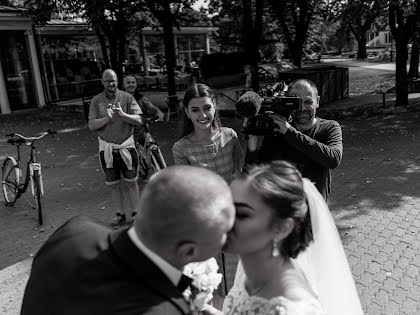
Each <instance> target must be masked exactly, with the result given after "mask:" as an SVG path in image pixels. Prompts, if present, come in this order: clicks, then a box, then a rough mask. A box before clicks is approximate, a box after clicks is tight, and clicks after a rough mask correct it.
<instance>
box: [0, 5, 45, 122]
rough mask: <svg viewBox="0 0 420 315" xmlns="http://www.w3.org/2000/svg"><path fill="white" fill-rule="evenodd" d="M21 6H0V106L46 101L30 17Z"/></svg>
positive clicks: (16, 106) (7, 110) (8, 107)
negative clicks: (26, 15)
mask: <svg viewBox="0 0 420 315" xmlns="http://www.w3.org/2000/svg"><path fill="white" fill-rule="evenodd" d="M22 13H23V11H22V9H16V8H11V7H6V6H0V42H1V43H2V44H1V45H0V110H1V113H2V114H7V113H11V112H12V111H16V110H21V109H26V108H31V107H34V106H37V107H43V106H45V104H46V100H45V96H44V91H43V86H42V78H41V72H40V68H39V60H38V54H37V49H36V43H35V38H34V32H33V24H32V21H31V19H29V18H27V17H24V15H23V14H22Z"/></svg>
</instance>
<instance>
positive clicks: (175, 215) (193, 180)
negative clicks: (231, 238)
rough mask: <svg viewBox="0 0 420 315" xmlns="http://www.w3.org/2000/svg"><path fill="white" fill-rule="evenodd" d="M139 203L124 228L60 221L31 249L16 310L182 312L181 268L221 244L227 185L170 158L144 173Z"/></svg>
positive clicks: (25, 314) (228, 220)
mask: <svg viewBox="0 0 420 315" xmlns="http://www.w3.org/2000/svg"><path fill="white" fill-rule="evenodd" d="M140 205H141V207H140V208H141V211H140V212H139V214H138V215H137V217H136V220H135V223H134V226H133V227H132V228H130V229H129V230H128V231H127V230H122V231H115V230H112V229H110V228H108V227H107V226H105V225H103V224H101V223H99V222H97V221H95V220H93V219H90V218H88V217H84V216H78V217H75V218H73V219H71V220H70V221H68V222H67V223H65V224H64V225H63V226H62V227H61V228H59V229H58V230H57V231H56V232H55V233H54V234H53V235H52V236H51V237H50V238H49V240H48V241H47V242H46V243H45V244H44V245H43V246H42V248H41V249H40V250H39V252H38V253H37V255H36V256H35V259H34V262H33V265H32V271H31V275H30V278H29V281H28V284H27V287H26V290H25V294H24V298H23V304H22V313H21V314H22V315H29V314H60V315H66V314H68V315H75V314H78V315H83V314H86V315H87V314H101V315H103V314H188V313H189V309H188V306H187V303H186V301H185V300H184V299H183V296H182V291H183V290H185V287H186V286H185V284H186V283H188V281H185V276H184V277H183V276H182V271H181V270H182V268H183V267H184V266H185V265H186V264H187V263H190V262H196V261H203V260H206V259H208V258H210V257H212V256H216V254H217V253H218V252H219V251H220V250H221V248H222V246H223V245H224V243H225V241H226V233H227V232H228V231H229V230H230V229H231V228H232V226H233V222H234V216H235V207H234V205H233V201H232V196H231V194H230V190H229V187H228V185H227V184H226V183H225V181H224V180H223V179H222V178H221V177H220V176H218V175H216V174H214V173H212V172H210V171H208V170H206V169H204V168H195V167H191V166H173V167H169V168H166V169H164V170H162V171H160V172H159V173H157V174H156V175H155V176H153V177H152V178H151V179H150V180H149V181H148V183H147V185H146V186H145V188H144V190H143V192H142V194H141V196H140Z"/></svg>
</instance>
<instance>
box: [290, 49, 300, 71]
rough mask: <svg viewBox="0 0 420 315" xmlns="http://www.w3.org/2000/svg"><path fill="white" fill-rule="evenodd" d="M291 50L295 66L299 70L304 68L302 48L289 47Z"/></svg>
mask: <svg viewBox="0 0 420 315" xmlns="http://www.w3.org/2000/svg"><path fill="white" fill-rule="evenodd" d="M289 49H290V55H291V57H292V62H293V64H294V65H295V66H296V67H298V68H302V46H300V47H299V46H297V45H294V46H293V47H290V46H289Z"/></svg>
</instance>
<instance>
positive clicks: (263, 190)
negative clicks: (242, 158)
mask: <svg viewBox="0 0 420 315" xmlns="http://www.w3.org/2000/svg"><path fill="white" fill-rule="evenodd" d="M241 176H242V177H246V178H251V186H252V187H253V189H255V191H256V192H257V193H258V194H260V195H261V199H262V200H263V201H264V202H265V203H266V204H267V205H268V206H269V207H270V208H271V209H273V223H275V220H276V219H277V220H280V221H281V220H283V219H285V218H292V219H293V220H294V228H293V230H292V232H290V234H289V236H287V237H286V238H285V239H284V240H283V242H282V245H281V247H280V251H281V254H282V255H283V256H285V257H291V258H296V256H297V255H298V254H299V252H300V251H302V250H304V249H305V248H306V247H307V246H308V244H309V242H311V241H312V239H313V237H312V229H311V221H310V217H309V211H308V210H309V209H308V204H307V202H306V195H305V191H304V189H303V180H302V176H301V174H300V172H299V171H298V170H297V169H296V168H295V167H294V166H293V165H292V164H290V163H289V162H286V161H273V162H271V163H270V164H260V165H252V166H250V167H249V168H248V169H246V170H245V172H244V173H242V175H241Z"/></svg>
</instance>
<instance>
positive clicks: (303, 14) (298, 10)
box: [267, 0, 323, 67]
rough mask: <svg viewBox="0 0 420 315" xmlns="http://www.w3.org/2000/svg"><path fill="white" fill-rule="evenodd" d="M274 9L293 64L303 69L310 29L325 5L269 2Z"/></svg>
mask: <svg viewBox="0 0 420 315" xmlns="http://www.w3.org/2000/svg"><path fill="white" fill-rule="evenodd" d="M267 1H268V3H269V4H270V6H271V8H272V9H273V14H274V15H275V16H276V18H277V20H278V22H279V24H280V27H281V29H282V32H283V36H284V38H285V40H286V43H287V46H288V48H289V53H290V55H291V59H292V62H293V63H294V64H295V65H296V66H298V67H301V65H302V52H303V47H304V44H305V41H306V39H307V36H308V29H309V25H310V23H311V20H312V17H313V15H314V13H315V12H316V10H317V9H318V8H319V7H320V6H321V5H322V4H323V2H322V1H316V0H307V1H302V0H287V1H278V0H267Z"/></svg>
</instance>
